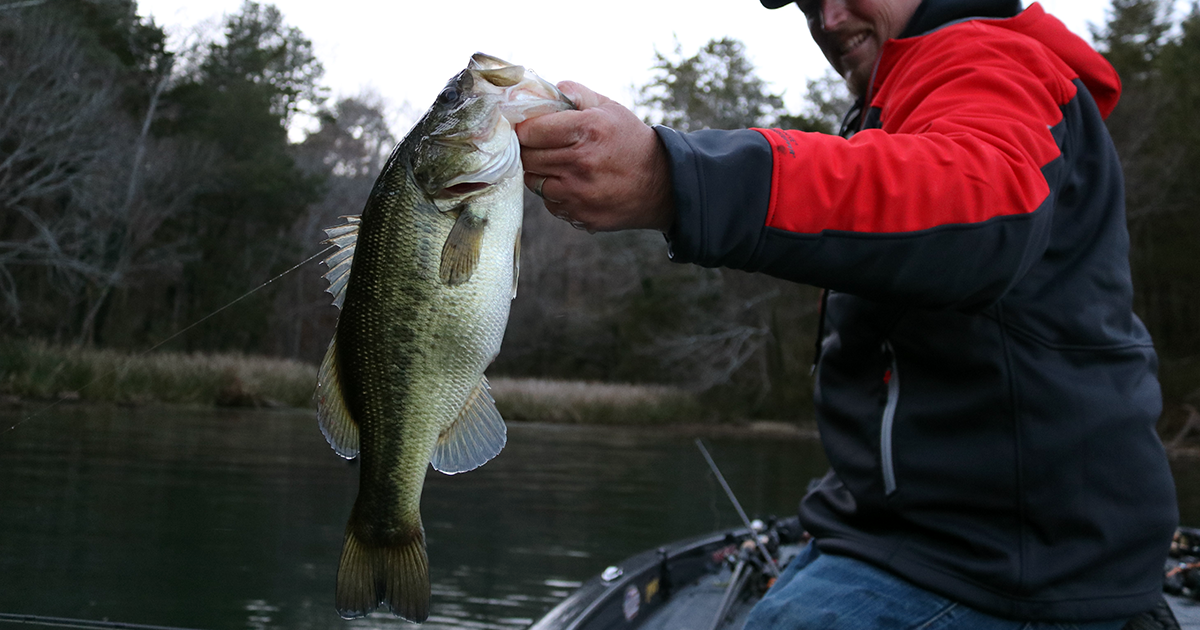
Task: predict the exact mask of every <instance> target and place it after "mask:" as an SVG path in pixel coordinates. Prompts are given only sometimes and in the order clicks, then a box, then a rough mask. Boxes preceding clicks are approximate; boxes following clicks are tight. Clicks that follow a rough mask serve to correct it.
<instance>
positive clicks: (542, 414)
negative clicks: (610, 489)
mask: <svg viewBox="0 0 1200 630" xmlns="http://www.w3.org/2000/svg"><path fill="white" fill-rule="evenodd" d="M488 380H489V382H490V383H491V386H492V396H493V397H494V398H495V399H496V408H497V409H498V410H499V411H500V415H502V416H504V418H505V419H506V420H512V421H518V422H519V421H534V422H552V423H559V424H602V425H635V424H637V425H647V424H653V425H661V424H668V423H674V422H705V421H709V422H711V421H713V420H715V418H712V417H706V414H705V413H704V411H703V408H702V407H701V405H700V401H699V400H698V399H697V398H696V396H695V395H693V394H691V393H690V392H688V391H686V390H684V389H681V388H678V387H669V386H666V385H635V384H628V383H598V382H592V381H557V380H549V379H535V378H522V379H513V378H503V377H496V378H489V379H488Z"/></svg>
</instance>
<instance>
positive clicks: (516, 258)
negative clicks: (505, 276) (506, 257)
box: [511, 226, 524, 300]
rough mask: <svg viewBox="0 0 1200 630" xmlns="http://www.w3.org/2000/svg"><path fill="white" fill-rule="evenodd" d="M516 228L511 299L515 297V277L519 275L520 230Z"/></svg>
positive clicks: (520, 228) (521, 228) (522, 228)
mask: <svg viewBox="0 0 1200 630" xmlns="http://www.w3.org/2000/svg"><path fill="white" fill-rule="evenodd" d="M522 230H524V227H523V226H522V227H519V228H517V240H516V241H515V242H513V294H512V298H511V299H514V300H515V299H517V278H519V277H521V231H522Z"/></svg>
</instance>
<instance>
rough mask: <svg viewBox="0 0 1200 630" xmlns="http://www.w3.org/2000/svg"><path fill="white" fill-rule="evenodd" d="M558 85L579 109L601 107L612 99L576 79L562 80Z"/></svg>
mask: <svg viewBox="0 0 1200 630" xmlns="http://www.w3.org/2000/svg"><path fill="white" fill-rule="evenodd" d="M557 87H558V89H559V91H560V92H562V93H563V94H565V95H566V96H567V98H569V99H571V102H572V103H575V107H577V108H579V109H591V108H593V107H599V106H601V105H603V104H604V103H607V102H609V101H611V100H612V99H610V98H608V97H607V96H604V95H603V94H598V93H596V92H593V91H592V90H591V89H589V88H588V87H587V86H586V85H583V84H582V83H576V82H574V81H562V82H561V83H559V84H558V86H557Z"/></svg>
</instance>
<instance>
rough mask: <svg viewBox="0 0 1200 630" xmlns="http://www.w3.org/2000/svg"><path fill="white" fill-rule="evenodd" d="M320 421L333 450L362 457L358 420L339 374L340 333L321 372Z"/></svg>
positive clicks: (331, 346)
mask: <svg viewBox="0 0 1200 630" xmlns="http://www.w3.org/2000/svg"><path fill="white" fill-rule="evenodd" d="M316 399H317V424H318V425H319V426H320V427H321V433H322V434H324V436H325V439H326V440H327V441H328V442H329V445H330V446H332V447H333V450H334V451H336V452H337V454H338V455H341V456H342V457H345V458H346V459H354V458H355V457H357V456H358V423H357V422H355V421H354V418H352V417H350V410H349V409H347V408H346V400H345V398H343V397H342V382H341V378H340V376H339V374H338V360H337V333H334V334H333V339H332V340H331V341H330V342H329V349H328V350H326V351H325V360H324V361H321V369H320V371H318V372H317V393H316Z"/></svg>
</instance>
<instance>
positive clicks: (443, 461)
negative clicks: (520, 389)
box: [430, 376, 508, 475]
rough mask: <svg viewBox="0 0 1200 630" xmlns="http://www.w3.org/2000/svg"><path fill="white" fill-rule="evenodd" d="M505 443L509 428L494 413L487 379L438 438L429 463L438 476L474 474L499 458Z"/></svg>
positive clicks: (476, 388) (493, 403) (484, 379)
mask: <svg viewBox="0 0 1200 630" xmlns="http://www.w3.org/2000/svg"><path fill="white" fill-rule="evenodd" d="M507 441H508V427H506V426H505V425H504V418H501V417H500V412H499V411H497V410H496V400H495V399H494V398H492V394H491V386H490V385H488V382H487V377H486V376H485V377H480V379H479V384H478V385H476V386H475V389H474V390H472V391H471V395H470V396H468V397H467V402H466V404H465V405H463V408H462V410H461V411H459V413H458V418H456V419H455V420H454V422H453V423H452V424H451V425H450V426H449V427H447V429H446V430H445V431H443V432H442V434H441V435H439V436H438V441H437V445H436V446H434V447H433V457H432V458H431V459H430V463H431V464H433V467H434V468H435V469H437V470H438V471H439V472H443V473H446V474H447V475H454V474H457V473H460V472H467V471H468V470H474V469H476V468H479V467H480V466H482V465H484V464H486V463H488V461H490V460H491V459H492V458H493V457H495V456H496V455H499V454H500V451H501V450H503V449H504V444H505V443H506V442H507Z"/></svg>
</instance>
